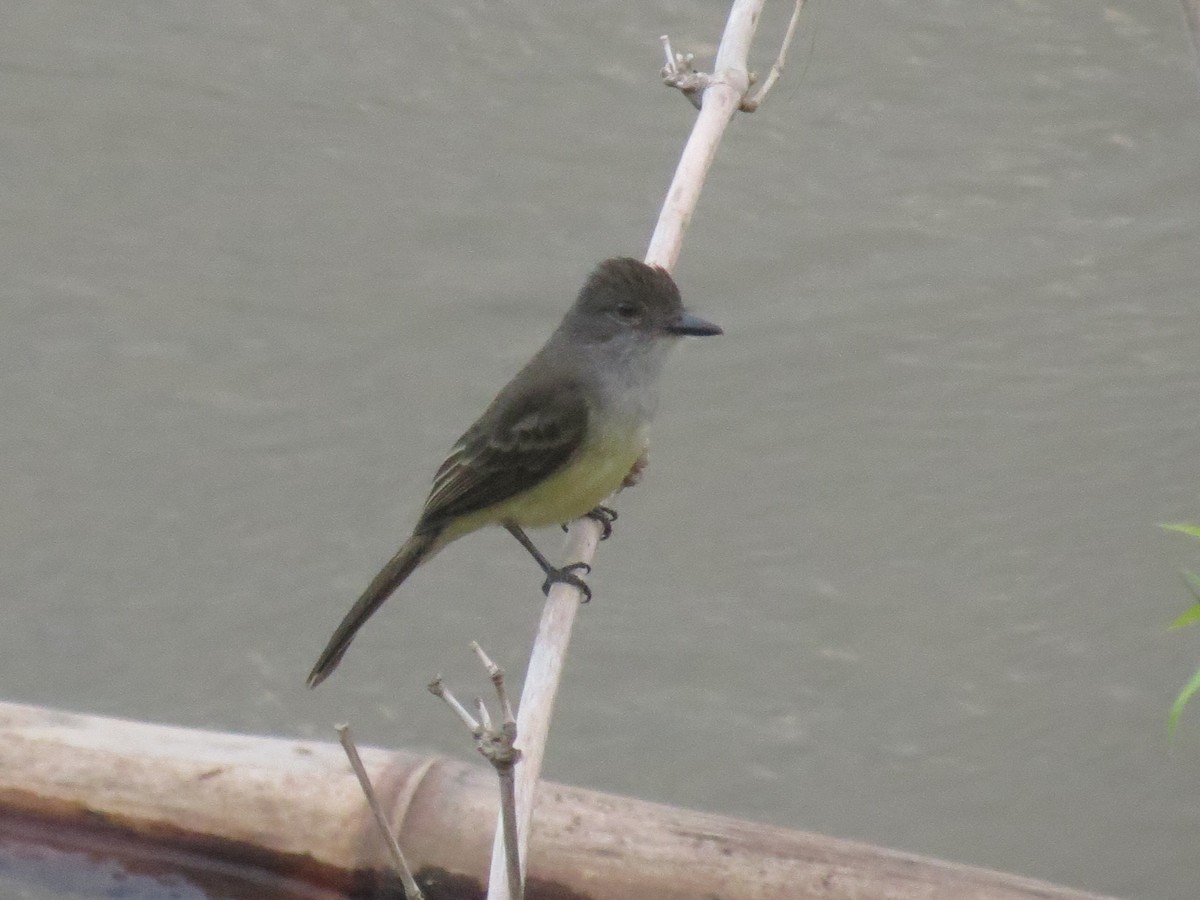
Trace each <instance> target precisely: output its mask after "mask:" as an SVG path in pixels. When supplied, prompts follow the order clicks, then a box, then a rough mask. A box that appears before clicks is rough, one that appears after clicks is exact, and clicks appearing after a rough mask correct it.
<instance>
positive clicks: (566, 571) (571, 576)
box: [542, 562, 592, 603]
mask: <svg viewBox="0 0 1200 900" xmlns="http://www.w3.org/2000/svg"><path fill="white" fill-rule="evenodd" d="M580 571H582V572H583V574H584V575H586V574H587V573H588V572H590V571H592V567H591V566H589V565H588V564H587V563H585V562H577V563H571V564H570V565H567V566H563V567H562V568H561V569H556V568H554V567H553V566H551V567H550V568H549V569H547V570H546V580H545V581H544V582H542V593H543V594H547V595H548V594H549V593H550V588H551V587H552V586H553V585H556V584H569V585H571V587H574V588H578V589H579V591H580V593H582V594H583V601H582V602H584V603H587V602H588V601H589V600H591V599H592V589H591V588H589V587H588V586H587V582H586V581H584V580H583V579H582V578H580V577H579V576H578V575H576V574H575V573H576V572H580Z"/></svg>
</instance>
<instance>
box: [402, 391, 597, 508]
mask: <svg viewBox="0 0 1200 900" xmlns="http://www.w3.org/2000/svg"><path fill="white" fill-rule="evenodd" d="M587 421H588V412H587V403H586V401H585V400H584V397H583V393H582V392H581V391H580V390H579V389H578V386H577V385H575V384H566V385H563V384H560V385H558V386H556V387H555V389H554V390H545V389H536V388H535V389H532V390H530V389H522V387H521V386H519V385H517V384H514V385H512V386H511V387H510V389H506V390H505V391H504V392H502V393H501V394H500V396H499V397H497V398H496V400H495V401H493V403H492V405H491V406H490V407H489V408H488V410H487V412H485V413H484V414H483V415H482V416H481V417H480V419H479V421H478V422H476V423H475V424H474V425H472V426H471V427H470V428H469V429H468V430H467V432H466V434H464V435H463V436H462V437H461V438H459V439H458V443H456V444H455V445H454V448H453V449H452V450H451V451H450V455H449V456H448V457H446V461H445V462H443V463H442V465H441V468H439V469H438V472H437V475H436V476H434V480H433V488H432V489H431V490H430V492H429V499H427V500H426V501H425V510H424V512H423V513H422V514H421V521H420V523H419V524H418V526H417V529H418V530H423V529H425V528H436V527H441V526H444V525H446V524H448V523H449V522H450V521H451V520H453V519H456V518H458V517H459V516H463V515H469V514H470V513H474V512H478V511H479V510H481V509H486V508H487V507H489V506H493V505H495V504H497V503H499V502H501V501H503V500H507V499H508V498H510V497H514V496H516V495H517V494H519V493H521V492H522V491H525V490H528V489H529V488H531V487H533V486H534V485H536V484H537V483H538V482H540V481H541V480H542V479H544V478H546V477H547V476H548V475H550V474H552V473H553V472H555V471H556V470H557V469H559V468H561V467H562V466H563V465H565V464H566V462H567V460H569V459H570V458H571V456H572V455H573V454H574V453H575V451H576V450H578V449H579V447H580V445H581V444H582V443H583V439H584V435H585V434H586V432H587Z"/></svg>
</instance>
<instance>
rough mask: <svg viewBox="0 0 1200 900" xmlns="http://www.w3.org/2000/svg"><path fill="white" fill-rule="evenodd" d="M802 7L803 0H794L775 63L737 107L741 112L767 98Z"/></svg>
mask: <svg viewBox="0 0 1200 900" xmlns="http://www.w3.org/2000/svg"><path fill="white" fill-rule="evenodd" d="M802 9H804V0H796V6H795V8H794V9H793V10H792V18H791V19H790V20H788V26H787V31H786V32H785V33H784V35H783V43H782V44H781V45H780V47H779V56H778V57H776V59H775V65H773V66H771V71H770V72H768V73H767V80H766V81H764V82H763V83H762V85H761V86H760V87H759V89H758V90H757V91H755V93H754V96H753V97H747V98H746V99H745V100H743V101H742V104H741V106H739V107H738V108H739V109H740V110H741V111H742V112H754V111H755V110H756V109H758V108H759V107H760V106H762V105H763V101H764V100H766V99H767V94H768V93H769V92H770V90H771V88H773V87H774V86H775V82H776V81H778V80H779V76H780V75H781V74H783V65H784V63H785V62H787V52H788V48H790V47H791V46H792V39H793V38H795V36H796V27H797V26H798V25H799V24H800V10H802Z"/></svg>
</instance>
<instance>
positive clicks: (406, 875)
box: [333, 725, 425, 900]
mask: <svg viewBox="0 0 1200 900" xmlns="http://www.w3.org/2000/svg"><path fill="white" fill-rule="evenodd" d="M333 730H334V731H336V732H337V736H338V740H339V741H341V743H342V749H343V750H345V751H346V758H347V759H349V760H350V768H352V769H353V770H354V774H355V775H357V776H358V783H359V786H360V787H362V792H363V794H365V795H366V798H367V805H368V806H370V807H371V814H372V815H374V816H375V824H376V825H378V826H379V831H380V833H381V834H382V835H383V838H384V843H386V844H387V848H388V851H389V852H390V853H391V855H392V864H393V865H394V866H395V867H396V871H397V872H398V873H399V874H400V883H401V884H402V885H404V895H405V896H406V897H411V898H412V900H425V895H424V894H422V893H421V888H420V887H419V886H418V885H417V881H416V879H415V878H413V875H412V871H411V870H410V869H409V868H408V861H407V860H405V858H404V854H403V853H402V852H401V850H400V844H399V842H398V841H397V840H396V835H395V834H393V833H392V826H391V825H390V824H388V820H387V815H386V814H385V813H384V811H383V805H382V804H380V802H379V796H378V795H377V794H376V793H375V788H374V787H373V786H372V785H371V777H370V776H369V775H368V774H367V769H366V766H364V765H363V762H362V758H361V757H360V756H359V755H358V748H357V747H356V746H354V735H353V734H351V733H350V726H349V725H337V726H335V727H334V729H333Z"/></svg>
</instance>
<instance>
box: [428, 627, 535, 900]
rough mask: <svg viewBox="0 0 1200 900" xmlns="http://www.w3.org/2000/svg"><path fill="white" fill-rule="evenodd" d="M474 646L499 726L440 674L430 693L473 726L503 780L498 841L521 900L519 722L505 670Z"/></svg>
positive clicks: (511, 889)
mask: <svg viewBox="0 0 1200 900" xmlns="http://www.w3.org/2000/svg"><path fill="white" fill-rule="evenodd" d="M471 649H472V650H473V651H475V655H476V656H477V657H479V661H480V663H481V664H482V665H483V667H484V668H485V669H487V673H488V677H489V678H491V680H492V686H493V687H494V688H495V689H496V698H497V701H498V702H499V704H500V715H501V722H500V726H499V727H496V725H495V724H494V723H493V720H492V716H491V713H490V712H489V711H488V708H487V704H486V703H484V702H483V699H482V698H481V697H476V698H475V708H476V710H477V711H478V716H479V718H478V719H476V718H475V717H474V716H472V715H471V713H470V712H469V711H468V710H467V708H466V707H465V706H463V705H462V703H460V702H459V701H458V698H457V697H455V696H454V694H453V693H451V691H450V689H449V688H447V687H446V685H445V683H444V682H443V681H442V676H440V675H439V676H438V677H437V678H435V679H434V680H433V681H432V682H430V684H429V692H430V693H431V694H433V695H434V696H435V697H438V698H440V699H441V700H443V701H444V702H445V703H446V705H447V706H449V707H450V708H451V709H452V710H454V713H455V715H457V716H458V717H459V718H460V719H461V720H462V721H463V724H465V725H466V726H467V728H468V729H470V732H471V736H472V737H473V738H475V749H476V750H478V751H479V753H480V754H481V755H482V756H483V758H484V759H486V760H487V761H488V762H489V763H491V764H492V768H493V769H495V770H496V777H497V778H498V780H499V782H500V832H501V834H498V835H497V836H496V840H497V842H498V843H500V842H502V845H503V848H504V876H505V888H507V891H508V894H507V896H508V897H510V898H512V900H522V898H523V897H524V895H525V886H524V884H523V876H522V869H521V843H520V834H519V832H518V830H517V795H516V772H515V770H516V765H517V762H518V761H519V760H520V759H521V751H520V750H518V749H517V748H516V747H515V746H514V744H515V743H516V740H517V722H516V719H515V717H514V716H513V710H512V704H511V703H510V702H509V700H508V690H507V689H506V688H505V686H504V670H503V669H502V668H500V667H499V666H498V665H496V663H494V662H492V660H491V658H490V657H489V656H488V655H487V654H486V653H485V652H484V650H483V648H482V647H480V646H479V644H478V642H476V641H471ZM495 863H496V860H495V857H493V859H492V865H493V869H494V867H495ZM495 878H496V875H495V873H494V872H493V875H492V877H491V878H490V879H489V882H488V884H489V887H488V893H489V896H491V895H492V893H493V891H494V890H496V887H495V886H496V884H497V881H496V880H495Z"/></svg>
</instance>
